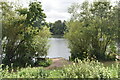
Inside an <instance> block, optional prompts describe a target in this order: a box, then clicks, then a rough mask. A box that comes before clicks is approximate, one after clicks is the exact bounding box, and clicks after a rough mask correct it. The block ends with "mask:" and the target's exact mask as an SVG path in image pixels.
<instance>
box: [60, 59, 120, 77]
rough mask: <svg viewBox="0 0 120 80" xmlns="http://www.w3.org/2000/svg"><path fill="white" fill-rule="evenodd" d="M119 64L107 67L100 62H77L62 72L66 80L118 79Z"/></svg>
mask: <svg viewBox="0 0 120 80" xmlns="http://www.w3.org/2000/svg"><path fill="white" fill-rule="evenodd" d="M118 68H119V67H118V64H116V65H115V66H113V65H112V67H105V66H104V65H103V64H102V63H100V62H98V61H90V60H83V61H81V60H77V63H73V64H72V65H69V66H68V67H65V68H64V69H63V72H62V76H63V77H64V78H118Z"/></svg>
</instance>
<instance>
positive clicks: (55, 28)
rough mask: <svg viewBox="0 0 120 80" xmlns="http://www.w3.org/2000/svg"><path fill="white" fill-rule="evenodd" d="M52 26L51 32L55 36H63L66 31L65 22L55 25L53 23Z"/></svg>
mask: <svg viewBox="0 0 120 80" xmlns="http://www.w3.org/2000/svg"><path fill="white" fill-rule="evenodd" d="M49 25H50V31H51V32H52V33H53V35H63V34H64V32H65V30H66V25H65V21H63V22H62V21H61V20H58V21H55V23H51V24H49Z"/></svg>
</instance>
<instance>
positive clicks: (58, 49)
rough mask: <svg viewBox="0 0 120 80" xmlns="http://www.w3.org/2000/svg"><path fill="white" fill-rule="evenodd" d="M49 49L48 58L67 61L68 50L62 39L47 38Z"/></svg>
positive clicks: (64, 40) (65, 42) (66, 43)
mask: <svg viewBox="0 0 120 80" xmlns="http://www.w3.org/2000/svg"><path fill="white" fill-rule="evenodd" d="M48 44H49V45H50V48H49V50H48V56H47V57H49V58H58V57H62V58H65V59H69V56H70V49H69V48H68V42H67V40H66V39H64V38H49V43H48Z"/></svg>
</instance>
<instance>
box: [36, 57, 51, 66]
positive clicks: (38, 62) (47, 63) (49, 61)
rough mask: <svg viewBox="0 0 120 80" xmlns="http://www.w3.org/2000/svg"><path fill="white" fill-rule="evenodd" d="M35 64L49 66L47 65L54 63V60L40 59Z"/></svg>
mask: <svg viewBox="0 0 120 80" xmlns="http://www.w3.org/2000/svg"><path fill="white" fill-rule="evenodd" d="M35 64H36V66H43V67H47V66H49V65H51V64H52V60H51V59H48V58H46V59H43V60H38V61H37V62H36V63H35Z"/></svg>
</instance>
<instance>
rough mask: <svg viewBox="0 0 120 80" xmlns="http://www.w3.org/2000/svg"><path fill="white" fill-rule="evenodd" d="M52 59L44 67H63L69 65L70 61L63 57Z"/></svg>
mask: <svg viewBox="0 0 120 80" xmlns="http://www.w3.org/2000/svg"><path fill="white" fill-rule="evenodd" d="M52 61H53V62H52V64H51V65H50V66H48V67H46V69H54V68H59V67H63V66H64V65H69V64H71V63H72V62H70V61H69V60H66V59H64V58H52Z"/></svg>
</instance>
